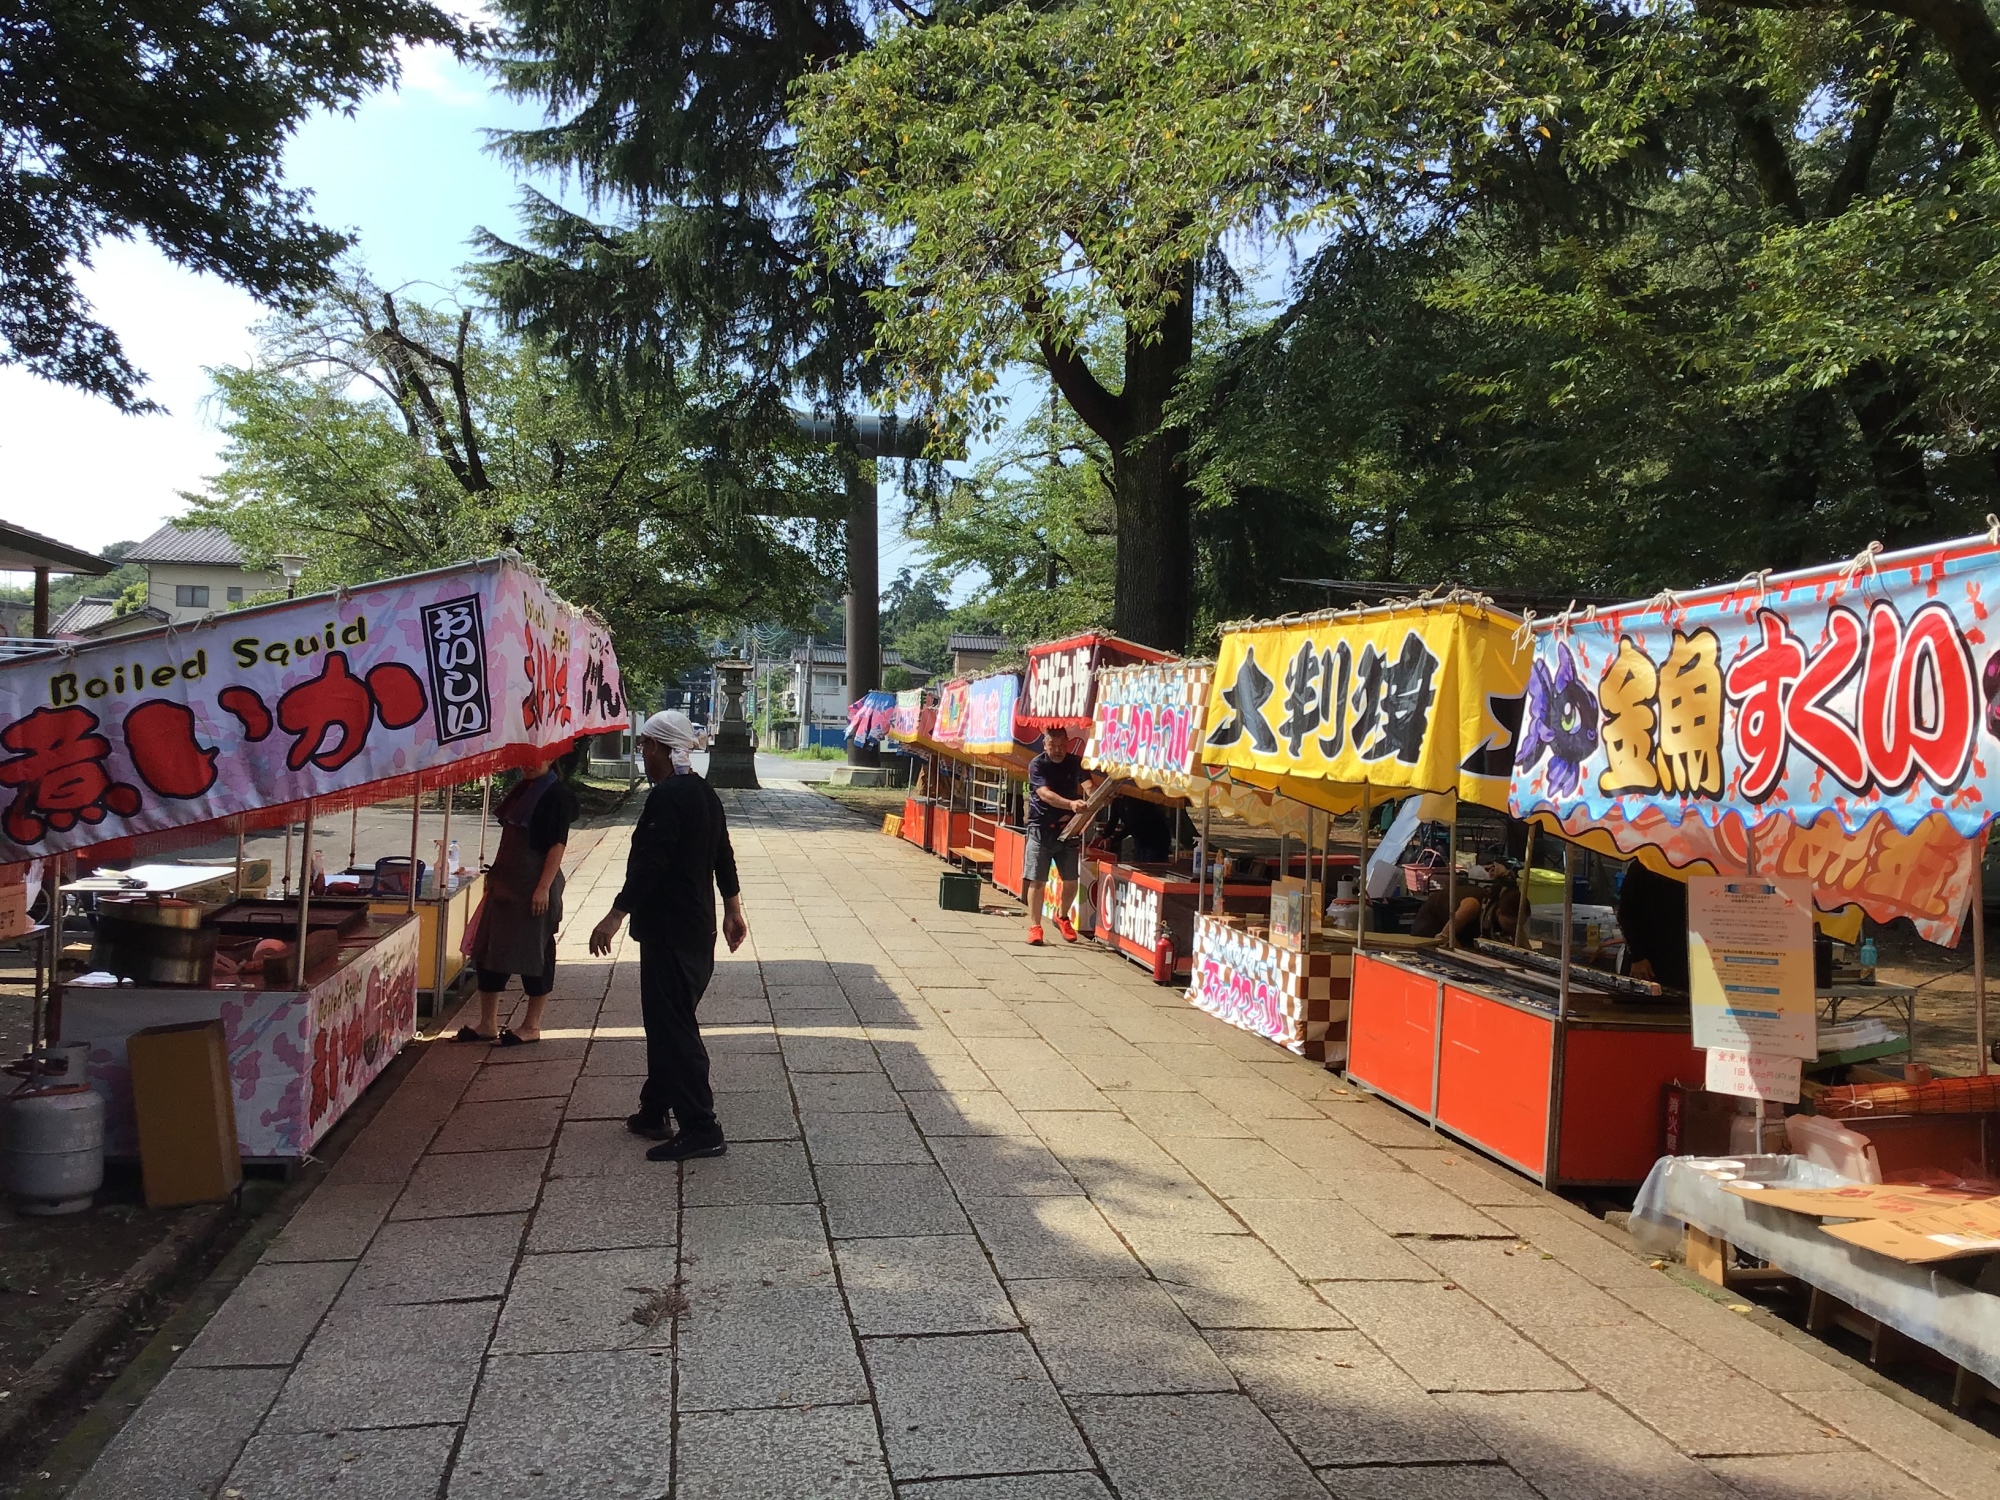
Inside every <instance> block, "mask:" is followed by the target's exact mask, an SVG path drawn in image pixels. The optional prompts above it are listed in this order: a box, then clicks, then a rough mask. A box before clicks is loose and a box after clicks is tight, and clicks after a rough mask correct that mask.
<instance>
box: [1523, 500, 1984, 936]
mask: <svg viewBox="0 0 2000 1500" xmlns="http://www.w3.org/2000/svg"><path fill="white" fill-rule="evenodd" d="M1995 593H2000V547H1995V546H1994V545H1993V544H1992V543H1990V542H1989V541H1987V540H1986V539H1985V538H1983V537H1981V538H1978V539H1975V540H1972V541H1967V542H1960V543H1951V544H1947V545H1945V546H1942V547H1929V548H1923V549H1920V550H1918V551H1914V552H1908V553H1903V554H1899V555H1897V556H1894V557H1886V558H1880V559H1870V560H1867V561H1866V562H1865V564H1864V565H1863V566H1859V567H1856V566H1853V565H1849V566H1846V567H1840V568H1834V567H1828V568H1821V569H1815V570H1811V571H1808V572H1804V573H1798V574H1792V575H1789V576H1787V577H1783V578H1777V579H1769V580H1763V581H1758V580H1754V579H1753V580H1748V581H1746V582H1745V583H1743V584H1740V585H1737V586H1735V587H1733V588H1725V589H1711V590H1707V591H1705V592H1702V593H1700V594H1692V595H1687V596H1684V597H1682V598H1679V599H1672V600H1658V601H1654V602H1651V603H1646V604H1632V605H1629V606H1623V607H1620V608H1617V609H1609V610H1606V609H1599V610H1598V611H1596V613H1595V617H1594V618H1590V619H1585V620H1581V621H1565V622H1563V623H1562V624H1561V625H1560V626H1558V627H1556V628H1552V629H1548V630H1545V631H1543V632H1542V633H1541V635H1540V637H1539V638H1538V640H1537V642H1536V658H1535V663H1534V667H1533V674H1532V679H1531V682H1530V685H1529V689H1528V700H1527V708H1526V712H1525V717H1524V722H1523V724H1522V729H1521V747H1520V751H1519V753H1518V755H1517V756H1516V758H1515V764H1514V781H1513V790H1512V798H1511V800H1512V803H1513V806H1514V810H1515V811H1516V813H1517V814H1519V815H1521V816H1528V815H1531V814H1542V815H1545V816H1549V817H1552V818H1554V819H1556V820H1557V821H1559V822H1560V823H1561V824H1562V826H1563V827H1564V828H1565V829H1566V830H1574V831H1579V832H1580V831H1583V830H1586V829H1601V830H1605V831H1606V832H1609V833H1610V834H1611V836H1612V837H1613V838H1614V839H1615V841H1616V842H1617V843H1618V844H1619V845H1620V846H1622V847H1630V846H1631V845H1633V844H1636V843H1638V842H1641V841H1642V838H1643V842H1646V843H1649V844H1652V845H1654V846H1655V847H1658V848H1661V849H1663V850H1665V851H1666V852H1667V854H1668V856H1669V858H1670V859H1672V860H1673V862H1674V863H1675V864H1677V865H1684V864H1686V863H1688V862H1689V861H1691V860H1693V859H1696V858H1700V859H1704V860H1707V861H1708V862H1709V863H1712V864H1715V865H1717V867H1718V868H1721V869H1724V870H1727V869H1729V868H1730V864H1729V863H1728V862H1727V861H1730V860H1732V858H1733V857H1740V858H1741V859H1742V860H1747V859H1749V858H1750V857H1751V854H1752V849H1751V839H1750V837H1747V836H1746V834H1745V832H1744V830H1746V829H1748V830H1752V831H1753V836H1754V840H1755V850H1754V853H1755V858H1756V861H1757V868H1758V870H1759V871H1760V873H1765V874H1804V875H1810V876H1812V877H1813V878H1814V879H1815V882H1816V889H1815V899H1816V901H1817V902H1818V904H1819V905H1821V906H1822V907H1824V908H1829V909H1831V908H1835V907H1838V906H1841V905H1844V904H1845V903H1847V902H1849V901H1854V902H1858V903H1860V904H1861V906H1862V907H1863V908H1864V909H1865V910H1867V911H1869V912H1870V913H1871V914H1872V915H1877V916H1910V917H1911V918H1912V919H1913V920H1915V921H1916V922H1917V923H1918V926H1919V928H1920V929H1922V930H1924V931H1925V933H1926V935H1927V936H1949V935H1955V933H1956V930H1957V923H1958V919H1959V913H1960V912H1962V910H1963V908H1964V903H1965V896H1966V892H1967V891H1968V889H1969V884H1970V869H1971V866H1970V860H1971V848H1970V846H1969V845H1967V844H1966V843H1965V842H1964V841H1965V840H1968V839H1971V838H1973V837H1975V836H1976V835H1977V834H1978V833H1979V832H1980V830H1981V829H1983V828H1984V827H1985V826H1986V824H1987V822H1988V821H1989V820H1990V819H1991V817H1992V816H1993V808H1994V805H1995V799H1996V796H2000V652H1995V651H1993V650H1991V649H1990V644H1991V643H1990V642H1989V640H1988V637H1987V632H1986V626H1987V623H1988V622H1987V612H1988V608H1989V605H1988V602H1987V601H1988V600H1989V599H1990V598H1992V597H1993V596H1994V595H1995ZM1696 825H1698V826H1696ZM1640 830H1650V832H1644V833H1643V835H1642V834H1641V832H1640ZM1735 867H1736V868H1738V869H1740V868H1743V865H1742V864H1741V863H1737V864H1736V866H1735Z"/></svg>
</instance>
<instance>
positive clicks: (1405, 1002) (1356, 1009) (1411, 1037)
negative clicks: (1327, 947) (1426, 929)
mask: <svg viewBox="0 0 2000 1500" xmlns="http://www.w3.org/2000/svg"><path fill="white" fill-rule="evenodd" d="M1348 1004H1349V1009H1348V1021H1347V1076H1348V1077H1349V1078H1351V1079H1353V1080H1354V1081H1355V1082H1356V1083H1360V1084H1366V1085H1367V1086H1368V1087H1369V1088H1371V1089H1373V1090H1375V1092H1376V1093H1378V1094H1383V1095H1386V1096H1387V1097H1388V1098H1391V1099H1393V1100H1395V1101H1396V1102H1397V1103H1398V1104H1400V1105H1402V1106H1404V1107H1405V1108H1406V1109H1413V1110H1415V1111H1416V1112H1417V1113H1418V1114H1420V1115H1422V1116H1424V1117H1425V1118H1426V1119H1428V1118H1430V1113H1431V1108H1432V1099H1431V1066H1432V1062H1433V1060H1434V1052H1435V1046H1434V1043H1435V1039H1436V1034H1437V1005H1438V981H1437V980H1435V979H1433V978H1431V977H1429V976H1428V975H1424V974H1414V973H1412V972H1411V971H1410V970H1408V969H1405V968H1403V967H1401V966H1400V965H1398V964H1389V963H1383V962H1382V961H1381V960H1380V959H1375V958H1370V957H1369V956H1368V954H1367V953H1366V952H1365V951H1364V952H1361V953H1357V954H1355V955H1354V977H1353V980H1352V991H1351V993H1350V996H1349V1002H1348Z"/></svg>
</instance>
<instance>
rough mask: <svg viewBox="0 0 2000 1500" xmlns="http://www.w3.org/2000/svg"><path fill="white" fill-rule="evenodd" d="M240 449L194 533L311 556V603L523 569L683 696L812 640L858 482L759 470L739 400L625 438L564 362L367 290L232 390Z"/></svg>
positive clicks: (772, 456)
mask: <svg viewBox="0 0 2000 1500" xmlns="http://www.w3.org/2000/svg"><path fill="white" fill-rule="evenodd" d="M214 379H215V384H216V388H217V392H218V394H219V396H220V398H221V403H222V407H223V412H224V416H223V424H222V425H223V430H224V432H225V433H226V434H227V437H228V446H227V448H226V450H225V454H224V468H223V471H222V472H221V473H220V474H219V475H218V476H216V478H215V479H214V480H212V481H211V483H210V487H209V489H208V491H207V492H206V493H205V494H204V495H201V496H196V497H191V498H193V499H194V500H195V502H196V503H195V510H194V513H193V517H192V518H193V519H195V520H197V521H203V522H209V523H213V524H217V525H220V526H222V527H223V528H224V529H225V530H227V531H229V532H230V533H231V534H232V535H233V536H235V537H236V538H237V539H238V540H239V541H240V542H242V543H243V545H244V547H245V549H246V551H247V553H248V554H249V555H250V556H251V557H252V558H253V559H262V558H268V557H270V556H272V555H273V554H276V553H280V552H295V553H300V554H303V555H304V556H306V557H307V558H308V559H309V560H310V561H309V565H308V569H307V573H306V583H307V585H308V586H315V585H317V586H329V585H334V584H347V583H357V582H361V581H364V580H367V579H371V578H379V577H385V576H390V575H393V574H397V573H404V572H409V571H413V570H416V569H421V568H426V567H433V566H438V565H441V564H444V563H450V562H455V561H459V560H461V559H464V558H467V557H475V556H481V555H485V554H490V553H492V552H494V551H497V550H499V549H501V548H513V549H516V550H518V551H519V552H521V553H522V554H523V555H524V556H525V557H526V558H527V559H528V561H530V562H532V563H534V564H535V565H536V566H537V567H538V568H539V569H540V570H541V571H542V573H543V575H544V576H545V577H547V578H548V580H549V581H550V583H551V585H552V586H553V587H554V588H555V589H556V590H557V592H559V593H561V594H562V595H564V596H565V597H567V598H569V599H571V600H573V601H574V602H576V603H579V604H585V605H589V606H591V607H592V608H594V609H596V610H597V611H598V613H599V614H601V615H602V616H603V617H604V619H605V620H606V622H607V623H608V624H609V625H610V626H611V627H612V631H613V634H614V636H615V638H616V639H617V642H618V646H619V652H620V656H621V659H622V660H624V662H625V663H626V665H627V666H628V668H630V669H632V670H634V671H636V672H638V673H639V674H640V675H641V678H642V679H643V680H651V681H654V682H658V681H662V680H664V679H665V678H666V677H667V676H669V675H670V674H671V673H673V672H675V671H677V670H679V669H681V668H682V667H684V666H686V665H688V664H690V663H692V662H694V661H696V660H699V659H701V658H702V657H703V655H704V648H703V643H704V642H705V641H706V640H708V639H709V638H711V637H712V636H713V635H714V634H715V633H716V632H718V631H722V632H725V633H726V632H728V631H729V630H731V629H733V628H734V626H735V625H737V624H738V623H740V622H743V621H747V620H776V621H787V622H794V623H799V624H803V623H804V620H803V609H804V607H805V601H809V600H811V599H813V598H815V597H818V596H819V595H820V594H822V593H824V592H825V591H826V589H827V588H828V586H829V577H830V574H831V572H832V571H833V569H834V566H835V563H836V561H837V552H836V550H835V542H834V537H833V535H832V528H831V527H830V526H829V525H828V524H827V523H824V522H820V521H817V520H814V519H812V517H811V515H809V514H798V515H794V516H793V517H791V518H786V517H782V516H779V515H776V514H774V513H776V512H780V511H784V510H786V509H791V510H793V511H794V512H800V511H806V512H809V511H811V510H812V509H813V508H814V507H815V505H816V504H818V505H832V506H836V507H837V506H838V504H839V503H840V502H839V499H838V496H839V494H840V475H839V473H838V471H837V468H836V467H835V466H833V465H832V464H830V463H829V462H828V461H826V460H825V459H824V458H823V457H822V456H820V455H817V454H815V453H813V452H811V451H809V450H805V449H803V448H800V447H797V446H794V447H792V448H789V449H786V448H763V449H755V450H748V451H746V450H744V449H743V448H741V447H740V445H738V444H737V442H736V441H735V439H736V432H735V429H734V428H733V426H732V424H731V423H730V421H729V419H728V415H727V408H728V406H729V403H730V401H731V400H732V399H733V396H734V392H732V391H731V390H729V389H727V388H721V389H718V390H715V391H713V392H710V391H698V390H692V389H690V390H684V391H683V392H681V393H680V394H679V395H678V396H676V397H672V398H668V397H664V396H659V397H653V398H649V399H647V400H645V401H644V402H640V403H636V404H634V405H632V406H630V407H629V408H628V410H627V414H626V419H625V420H623V421H616V422H614V421H612V420H610V419H608V418H606V417H604V416H603V415H602V414H601V413H599V412H597V411H595V410H594V409H593V408H592V407H591V406H590V405H589V404H588V403H587V402H586V401H585V400H584V399H583V398H582V397H581V396H580V395H579V393H578V392H577V390H576V389H575V387H574V385H573V384H572V383H571V382H570V381H569V379H568V374H567V371H566V370H565V368H564V367H563V366H562V364H561V362H560V361H557V360H555V359H553V358H551V357H550V356H548V355H546V354H543V353H540V352H538V351H537V350H535V349H534V348H533V347H532V346H530V345H528V344H526V343H524V342H522V341H520V340H517V339H513V338H509V337H506V336H504V335H499V334H496V333H494V332H493V331H492V330H490V329H489V328H487V327H486V326H485V325H484V324H483V322H482V321H481V319H480V318H478V317H477V316H475V315H474V314H473V313H472V312H470V311H469V310H465V309H455V308H431V307H426V306H423V305H421V304H417V303H412V302H409V301H406V300H404V299H402V298H400V297H397V296H395V295H393V294H391V293H386V292H384V291H382V290H381V289H380V288H378V287H375V286H373V285H371V284H370V283H369V282H368V281H367V280H366V279H365V278H362V277H353V278H350V279H348V280H346V281H344V282H342V283H341V284H340V285H339V286H338V287H337V288H336V289H335V290H333V291H331V292H329V293H328V294H326V295H325V296H323V297H322V298H321V299H320V300H319V301H318V302H317V303H316V304H315V306H314V307H313V308H312V309H311V310H310V311H309V312H308V313H306V314H305V315H302V316H298V317H291V318H284V319H280V320H278V321H277V322H275V323H274V324H272V325H271V326H270V327H269V328H268V329H267V330H266V336H265V340H264V346H263V350H262V357H261V358H260V359H259V360H258V361H257V362H256V363H255V364H253V365H250V366H246V367H242V368H232V369H223V370H219V371H216V372H214Z"/></svg>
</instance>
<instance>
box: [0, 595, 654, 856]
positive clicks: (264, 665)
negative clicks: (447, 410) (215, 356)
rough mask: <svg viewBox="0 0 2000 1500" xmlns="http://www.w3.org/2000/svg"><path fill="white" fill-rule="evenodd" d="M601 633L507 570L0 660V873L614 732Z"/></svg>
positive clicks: (607, 656) (611, 680) (610, 665)
mask: <svg viewBox="0 0 2000 1500" xmlns="http://www.w3.org/2000/svg"><path fill="white" fill-rule="evenodd" d="M626 718H627V716H626V709H625V694H624V686H623V683H622V682H621V680H620V677H619V673H618V660H617V657H616V656H615V655H614V653H613V651H612V646H611V638H610V635H609V633H608V632H607V631H606V630H605V629H604V627H603V626H602V625H600V624H599V623H597V621H596V620H594V619H593V618H591V617H590V616H588V615H586V614H584V613H583V612H582V611H580V610H578V609H576V608H574V607H573V606H571V605H569V604H566V603H564V602H563V601H562V600H561V599H558V598H557V597H556V596H555V595H554V594H552V593H551V592H549V590H548V589H547V587H545V586H544V585H543V583H542V582H541V580H540V579H539V578H537V577H536V576H535V575H534V574H533V573H532V572H530V571H529V570H528V569H526V568H523V567H520V566H518V565H516V564H514V563H511V562H506V561H495V562H489V563H480V564H468V565H466V566H464V567H460V568H452V569H447V570H444V571H442V572H437V573H428V574H423V575H420V576H417V577H414V578H404V579H390V580H386V581H384V582H382V583H376V584H368V585H365V586H363V587H361V588H357V589H354V590H352V591H350V592H345V593H341V594H337V595H318V596H314V597H311V598H306V599H297V600H288V601H286V602H285V603H283V604H274V605H267V606H264V607H261V608H256V609H248V610H243V611H240V612H237V613H232V614H224V615H217V616H213V617H210V618H208V619H205V620H202V621H200V622H197V623H196V624H193V625H190V626H184V627H177V628H171V629H167V630H162V631H155V632H150V633H147V634H145V635H139V636H131V637H125V638H122V639H116V640H110V641H105V642H103V643H101V644H95V645H89V646H82V647H78V648H76V649H74V650H67V651H59V652H44V653H39V654H37V655H34V656H30V657H23V658H19V659H16V660H15V661H12V662H8V663H6V664H4V665H0V800H4V803H5V806H4V810H0V863H8V862H12V861H16V860H22V859H28V858H32V857H35V856H38V855H42V854H49V853H55V852H58V851H61V850H67V849H80V848H84V847H87V846H89V845H93V844H100V843H105V842H107V841H110V840H114V839H122V838H128V837H132V836H135V835H143V834H148V833H156V832H161V831H164V830H167V829H172V828H183V827H188V826H191V825H194V824H200V823H206V822H211V821H214V820H217V819H222V818H229V817H234V816H237V815H240V814H247V813H254V812H257V811H259V810H260V809H267V808H278V807H286V806H291V805H293V804H296V803H299V802H302V801H304V800H305V799H307V798H311V797H327V796H332V795H335V794H338V793H342V792H349V791H353V790H355V789H357V788H359V787H362V786H366V785H368V784H369V783H371V782H377V781H385V780H395V779H399V778H401V777H405V776H408V775H410V774H411V773H413V772H419V771H421V772H425V773H429V772H431V771H433V770H441V769H442V768H444V767H447V766H449V765H451V764H452V763H454V762H458V761H471V760H476V759H480V758H482V757H491V756H494V755H495V754H498V753H502V752H505V751H507V750H509V749H510V748H513V747H527V746H555V745H560V744H563V743H566V742H568V741H569V740H571V739H573V738H575V737H576V736H577V735H580V734H599V733H605V732H609V731H616V730H623V729H624V728H625V727H626Z"/></svg>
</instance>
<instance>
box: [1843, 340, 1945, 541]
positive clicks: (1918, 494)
mask: <svg viewBox="0 0 2000 1500" xmlns="http://www.w3.org/2000/svg"><path fill="white" fill-rule="evenodd" d="M1848 404H1849V406H1850V407H1851V408H1852V409H1853V411H1854V419H1855V421H1856V422H1857V423H1858V424H1860V427H1861V437H1862V440H1863V442H1864V443H1865V444H1866V445H1867V449H1868V467H1869V469H1870V471H1871V472H1872V473H1873V475H1874V478H1875V489H1876V492H1877V493H1878V494H1879V495H1880V496H1881V498H1882V512H1883V519H1882V540H1883V541H1884V542H1885V543H1887V544H1888V545H1890V546H1892V547H1894V546H1899V545H1903V544H1905V543H1909V542H1915V541H1920V540H1923V539H1924V538H1925V537H1926V536H1927V535H1934V534H1935V527H1936V522H1937V506H1936V503H1935V499H1934V497H1933V496H1932V494H1931V487H1930V477H1929V475H1928V474H1927V473H1926V471H1925V468H1924V449H1923V434H1922V428H1923V414H1922V410H1921V408H1920V405H1919V402H1918V398H1917V393H1916V392H1915V391H1914V390H1913V389H1912V388H1911V387H1910V385H1909V383H1908V382H1906V381H1904V380H1902V379H1900V378H1899V377H1898V376H1897V375H1896V374H1895V372H1894V371H1892V370H1889V369H1886V368H1884V367H1883V366H1882V365H1880V364H1878V363H1877V362H1875V361H1873V360H1870V361H1869V362H1868V363H1867V364H1865V365H1863V366H1862V367H1861V368H1860V369H1859V370H1857V371H1856V372H1855V378H1854V381H1853V384H1852V386H1851V387H1850V390H1849V394H1848Z"/></svg>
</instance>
